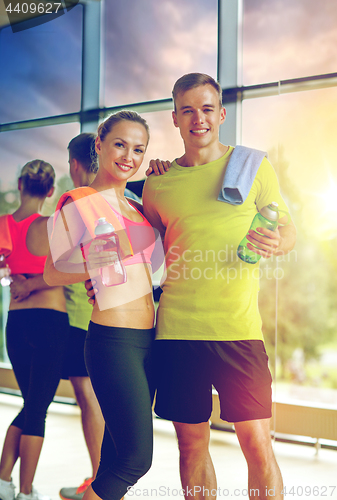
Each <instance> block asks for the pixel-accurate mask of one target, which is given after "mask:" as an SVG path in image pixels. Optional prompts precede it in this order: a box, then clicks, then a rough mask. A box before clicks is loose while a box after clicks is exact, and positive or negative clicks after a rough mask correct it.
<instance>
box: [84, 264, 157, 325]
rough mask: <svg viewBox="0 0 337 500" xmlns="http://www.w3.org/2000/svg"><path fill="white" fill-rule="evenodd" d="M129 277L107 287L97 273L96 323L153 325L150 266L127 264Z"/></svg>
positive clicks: (94, 319) (93, 318)
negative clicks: (122, 281) (120, 282)
mask: <svg viewBox="0 0 337 500" xmlns="http://www.w3.org/2000/svg"><path fill="white" fill-rule="evenodd" d="M126 272H127V281H126V283H123V284H122V285H116V286H111V287H106V286H104V285H103V284H102V282H101V279H100V276H96V277H95V279H96V281H97V286H96V288H98V290H99V292H98V294H97V295H96V300H95V305H94V308H93V312H92V316H91V319H92V321H93V322H94V323H97V324H99V325H105V326H117V327H123V328H140V329H148V328H152V327H153V325H154V303H153V296H152V281H151V266H150V265H144V264H134V265H131V266H126Z"/></svg>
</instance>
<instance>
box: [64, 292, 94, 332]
mask: <svg viewBox="0 0 337 500" xmlns="http://www.w3.org/2000/svg"><path fill="white" fill-rule="evenodd" d="M64 295H65V298H66V307H67V313H68V317H69V323H70V326H75V327H76V328H81V330H85V331H87V330H88V325H89V321H90V318H91V313H92V306H91V305H90V304H89V303H88V297H87V291H86V289H85V286H84V283H73V284H72V285H66V286H65V287H64Z"/></svg>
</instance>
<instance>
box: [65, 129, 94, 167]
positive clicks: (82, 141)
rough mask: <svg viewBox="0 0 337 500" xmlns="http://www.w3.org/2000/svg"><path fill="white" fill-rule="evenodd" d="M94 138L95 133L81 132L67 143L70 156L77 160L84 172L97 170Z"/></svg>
mask: <svg viewBox="0 0 337 500" xmlns="http://www.w3.org/2000/svg"><path fill="white" fill-rule="evenodd" d="M95 139H96V134H92V133H89V132H83V134H80V135H77V136H76V137H74V138H73V139H72V140H71V141H70V142H69V144H68V150H69V154H70V158H71V159H75V160H77V161H79V162H80V163H81V165H82V166H83V168H84V169H85V170H86V172H88V173H94V174H95V173H96V172H97V170H98V161H97V154H96V151H95Z"/></svg>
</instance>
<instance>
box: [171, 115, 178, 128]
mask: <svg viewBox="0 0 337 500" xmlns="http://www.w3.org/2000/svg"><path fill="white" fill-rule="evenodd" d="M172 119H173V124H174V126H175V127H177V128H178V127H179V125H178V122H177V115H176V112H175V111H172Z"/></svg>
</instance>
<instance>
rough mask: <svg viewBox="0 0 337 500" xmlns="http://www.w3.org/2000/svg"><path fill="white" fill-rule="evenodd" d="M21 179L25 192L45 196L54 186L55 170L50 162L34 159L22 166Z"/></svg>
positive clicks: (39, 196) (40, 196)
mask: <svg viewBox="0 0 337 500" xmlns="http://www.w3.org/2000/svg"><path fill="white" fill-rule="evenodd" d="M19 179H20V180H21V186H22V192H23V193H24V194H29V195H30V196H37V197H38V198H43V197H44V196H46V195H47V194H48V193H49V191H50V189H51V188H52V187H53V186H54V181H55V171H54V169H53V167H52V166H51V165H50V163H47V162H45V161H43V160H32V161H29V162H28V163H26V165H24V166H23V167H22V170H21V174H20V177H19Z"/></svg>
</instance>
